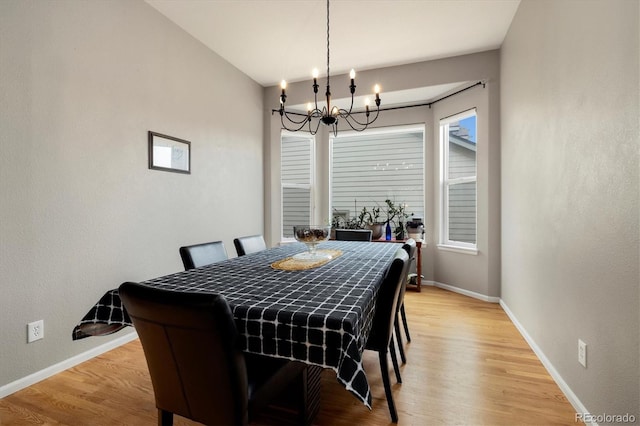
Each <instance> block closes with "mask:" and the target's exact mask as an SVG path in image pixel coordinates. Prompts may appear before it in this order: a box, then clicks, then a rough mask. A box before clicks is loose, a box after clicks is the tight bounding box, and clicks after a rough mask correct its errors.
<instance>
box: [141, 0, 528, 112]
mask: <svg viewBox="0 0 640 426" xmlns="http://www.w3.org/2000/svg"><path fill="white" fill-rule="evenodd" d="M146 1H147V3H148V4H150V5H151V6H152V7H154V8H156V9H157V10H158V11H159V12H160V13H162V14H163V15H165V16H166V17H167V18H168V19H170V20H171V21H173V22H174V23H176V24H177V25H178V26H180V27H181V28H183V29H184V30H185V31H186V32H188V33H189V34H191V35H192V36H193V37H195V38H196V39H198V40H200V41H201V42H202V43H203V44H205V45H206V46H208V47H209V48H210V49H211V50H213V51H214V52H216V53H217V54H218V55H220V56H222V57H223V58H225V59H226V60H227V61H229V62H230V63H231V64H233V65H234V66H235V67H237V68H238V69H239V70H241V71H242V72H243V73H245V74H247V75H248V76H249V77H251V78H252V79H253V80H255V81H256V82H258V83H259V84H261V85H262V86H265V87H267V86H272V85H276V84H279V82H280V81H281V80H283V79H284V80H287V81H288V82H293V81H301V80H307V79H310V77H311V70H312V69H313V68H317V69H318V70H319V71H320V77H323V76H325V75H326V65H327V45H326V43H327V37H326V36H327V28H326V25H327V22H326V20H327V16H326V13H327V11H326V2H325V1H324V0H207V1H203V0H180V1H178V0H146ZM519 3H520V0H332V1H331V4H330V68H331V75H337V74H342V73H348V72H349V70H350V69H351V68H354V69H355V70H356V72H357V71H358V70H360V71H362V70H367V69H374V68H381V67H386V66H392V65H402V64H408V63H414V62H421V61H426V60H433V59H438V58H445V57H449V56H457V55H463V54H468V53H475V52H481V51H485V50H492V49H497V48H499V47H500V46H501V44H502V41H503V40H504V37H505V35H506V33H507V30H508V29H509V25H510V24H511V21H512V19H513V17H514V15H515V12H516V9H517V8H518V5H519ZM356 78H357V77H356ZM461 83H463V82H461ZM448 86H449V85H447V87H443V88H441V89H440V90H438V89H437V88H431V89H426V88H421V90H423V91H425V90H427V91H428V92H429V93H430V96H433V95H434V93H435V95H436V96H437V94H438V93H444V92H445V91H448V90H451V88H450V87H448ZM405 92H406V91H405ZM387 95H388V93H385V97H386V99H388V96H387ZM404 95H405V96H403V98H404V100H405V101H406V100H409V98H410V97H412V96H411V94H409V93H406V94H404ZM407 96H408V97H409V98H408V97H407ZM420 96H421V99H429V98H424V97H423V96H424V93H423V94H421V95H420ZM385 103H387V102H385Z"/></svg>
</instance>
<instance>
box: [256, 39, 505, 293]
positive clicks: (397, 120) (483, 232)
mask: <svg viewBox="0 0 640 426" xmlns="http://www.w3.org/2000/svg"><path fill="white" fill-rule="evenodd" d="M499 67H500V65H499V52H498V51H497V50H493V51H488V52H482V53H477V54H472V55H463V56H457V57H453V58H446V59H440V60H435V61H427V62H420V63H416V64H409V65H402V66H396V67H388V68H381V69H374V70H367V71H361V72H358V82H356V84H357V85H358V87H361V88H363V90H366V88H370V87H373V86H374V84H375V83H381V85H382V88H383V92H382V94H381V99H382V102H383V106H384V91H385V90H386V91H399V90H407V89H413V88H418V87H426V86H433V85H440V84H449V83H456V82H466V81H471V82H472V83H475V82H477V81H478V80H486V82H487V86H486V88H484V89H483V88H482V86H477V87H475V88H473V89H471V90H469V91H467V92H465V93H462V94H460V95H456V96H454V97H452V98H449V99H447V100H446V101H443V102H441V103H437V104H436V105H434V107H433V108H432V109H429V108H427V107H422V108H414V109H406V110H397V111H385V112H383V113H381V114H380V118H379V119H378V121H376V123H375V127H383V126H394V125H407V124H418V123H422V124H424V125H425V126H426V132H425V139H426V146H425V159H426V168H425V199H426V205H425V210H426V211H425V218H424V219H425V230H426V245H423V257H422V259H423V269H422V272H423V275H424V276H425V279H427V280H436V281H438V282H440V283H442V284H446V285H451V286H455V287H457V288H458V289H461V290H468V291H472V292H474V293H475V294H476V295H481V296H485V297H498V296H499V295H500V211H499V210H500V168H499V159H500V151H499V146H500V135H499V126H500V121H499V111H500V108H499V103H500V102H499V100H500V99H499V96H500V95H499V87H500V85H499ZM331 78H332V80H331V81H332V82H334V83H333V84H332V86H331V93H332V94H333V96H334V98H342V97H346V96H347V94H348V84H347V83H346V82H348V77H347V76H345V75H343V76H333V75H332V76H331ZM335 82H345V84H341V83H335ZM311 84H312V83H311V81H303V82H297V83H291V84H289V85H288V86H287V103H288V104H291V105H296V104H302V103H305V102H306V100H307V99H308V98H309V94H310V93H311V92H312V91H311ZM334 86H335V87H334ZM279 95H280V88H279V86H272V87H268V88H265V90H264V99H265V107H266V108H268V110H267V109H265V133H264V135H265V136H264V138H265V162H264V167H265V236H266V238H267V239H268V240H269V241H270V242H271V243H272V244H277V243H278V242H279V241H278V238H279V235H280V234H279V232H280V226H281V224H280V220H281V219H280V210H279V209H280V202H281V200H280V158H279V156H280V127H281V125H280V116H279V115H278V114H277V113H276V114H274V115H271V112H270V111H271V108H278V106H279V103H278V99H279V98H278V96H279ZM474 107H476V108H478V139H479V140H481V141H482V142H480V143H479V148H478V182H479V183H478V194H479V199H478V249H479V253H478V255H477V256H473V255H468V254H460V253H453V252H444V251H442V250H438V249H437V248H436V244H437V242H438V233H437V229H438V228H437V219H438V203H439V201H438V194H439V192H438V188H437V185H438V182H439V177H438V176H439V169H438V167H439V150H438V149H437V144H438V132H439V129H438V125H439V123H438V120H439V119H440V118H444V117H447V116H448V115H452V114H455V113H458V112H462V111H465V110H468V109H470V108H474ZM347 129H348V128H347ZM322 130H323V128H322V127H321V131H320V132H319V133H318V135H317V136H316V159H317V162H318V167H317V169H316V173H317V178H316V182H319V183H323V182H328V181H329V177H328V176H329V144H328V140H329V135H328V134H327V132H326V131H322ZM323 185H324V186H321V187H319V188H318V191H317V208H316V220H317V221H319V222H324V220H326V219H328V218H329V188H328V186H327V185H326V184H323Z"/></svg>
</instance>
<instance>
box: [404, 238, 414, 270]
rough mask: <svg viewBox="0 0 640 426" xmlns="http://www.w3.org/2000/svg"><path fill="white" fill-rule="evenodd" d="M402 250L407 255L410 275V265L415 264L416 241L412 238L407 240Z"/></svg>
mask: <svg viewBox="0 0 640 426" xmlns="http://www.w3.org/2000/svg"><path fill="white" fill-rule="evenodd" d="M402 248H403V249H405V251H406V252H407V254H408V255H409V268H408V273H410V272H411V267H412V265H413V264H415V263H416V262H417V259H416V250H417V249H418V246H417V245H416V240H414V239H413V238H409V239H408V240H407V241H405V242H404V244H403V246H402Z"/></svg>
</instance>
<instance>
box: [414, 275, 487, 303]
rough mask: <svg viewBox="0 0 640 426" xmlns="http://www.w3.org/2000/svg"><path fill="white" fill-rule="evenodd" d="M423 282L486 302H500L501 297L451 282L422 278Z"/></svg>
mask: <svg viewBox="0 0 640 426" xmlns="http://www.w3.org/2000/svg"><path fill="white" fill-rule="evenodd" d="M422 284H423V285H425V284H426V285H432V286H434V287H438V288H442V289H445V290H449V291H452V292H454V293H459V294H463V295H465V296H469V297H473V298H474V299H478V300H483V301H485V302H490V303H500V298H499V297H492V296H487V295H485V294H480V293H476V292H475V291H470V290H465V289H464V288H460V287H454V286H452V285H449V284H443V283H439V282H437V281H425V280H422Z"/></svg>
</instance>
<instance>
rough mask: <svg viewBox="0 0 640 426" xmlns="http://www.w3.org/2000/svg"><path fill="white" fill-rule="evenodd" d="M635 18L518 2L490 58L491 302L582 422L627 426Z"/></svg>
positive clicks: (630, 7) (636, 398) (634, 222)
mask: <svg viewBox="0 0 640 426" xmlns="http://www.w3.org/2000/svg"><path fill="white" fill-rule="evenodd" d="M639 14H640V13H639V10H638V1H631V0H614V1H566V0H565V1H555V0H554V1H540V0H535V1H528V0H524V1H523V2H522V3H521V4H520V7H519V9H518V12H517V14H516V16H515V19H514V21H513V23H512V25H511V28H510V30H509V33H508V35H507V37H506V40H505V42H504V45H503V47H502V50H501V76H502V77H501V84H502V98H501V108H502V120H501V123H502V177H503V179H502V249H503V250H502V253H503V257H502V299H503V301H504V303H505V304H506V305H507V307H508V308H509V309H510V310H511V312H512V313H513V315H514V316H515V317H516V318H517V320H518V321H519V322H520V324H521V325H522V327H523V328H524V329H525V330H526V332H527V333H528V334H529V335H530V336H531V338H532V339H533V340H534V341H535V342H536V344H537V345H538V346H539V348H540V349H541V351H542V352H543V353H544V354H545V355H546V357H547V358H548V359H549V360H550V361H551V363H552V364H553V365H554V367H555V369H556V370H557V371H558V373H559V374H560V376H562V378H563V379H564V381H565V382H566V383H567V384H568V385H569V386H570V388H571V389H572V390H573V391H574V392H575V394H576V395H577V397H578V398H579V399H580V401H582V403H583V404H584V406H585V407H586V408H587V409H588V410H589V411H590V412H591V413H592V414H604V413H607V414H625V413H630V414H633V415H635V416H636V419H637V420H638V421H640V393H639V392H640V379H639V377H640V364H639V354H640V346H639V343H638V342H639V340H638V338H639V325H640V318H639V312H640V307H639V299H640V295H639V287H640V286H639V283H640V274H639V270H638V269H639V267H638V265H639V260H640V252H639V235H638V234H639V229H640V226H639V218H640V215H639V209H638V198H639V192H640V191H639V188H640V185H639V178H640V177H639V170H638V169H639V164H638V163H639V140H638V137H639V136H638V135H639V130H640V129H639V125H638V119H639V116H640V111H639V109H638V104H639V84H638V78H639V71H640V68H639V63H638V53H639V43H638V40H639V35H640V34H639V29H638V19H639ZM578 339H582V340H584V341H585V342H586V343H587V345H588V350H587V362H588V363H587V368H586V369H585V368H583V367H582V366H581V365H579V364H578V361H577V352H578V351H577V342H578Z"/></svg>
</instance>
